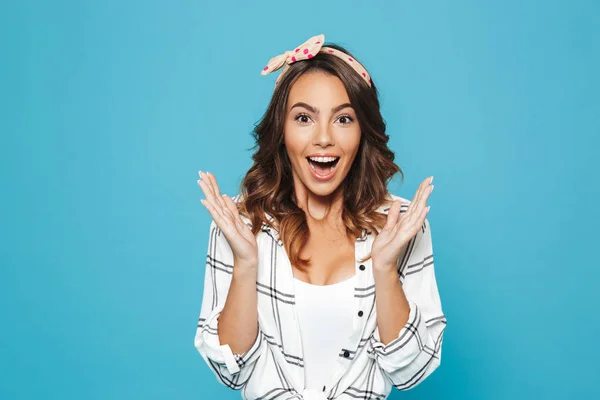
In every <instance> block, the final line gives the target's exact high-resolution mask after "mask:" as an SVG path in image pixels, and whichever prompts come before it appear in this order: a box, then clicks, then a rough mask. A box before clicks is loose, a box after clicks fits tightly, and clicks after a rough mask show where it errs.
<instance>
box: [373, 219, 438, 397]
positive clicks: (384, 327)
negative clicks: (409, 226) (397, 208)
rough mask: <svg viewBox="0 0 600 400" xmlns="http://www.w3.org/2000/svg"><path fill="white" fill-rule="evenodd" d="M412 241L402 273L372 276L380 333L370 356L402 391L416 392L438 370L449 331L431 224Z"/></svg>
mask: <svg viewBox="0 0 600 400" xmlns="http://www.w3.org/2000/svg"><path fill="white" fill-rule="evenodd" d="M413 240H414V242H415V243H416V245H415V246H414V247H412V249H411V246H410V244H409V246H408V250H407V251H408V255H409V257H408V261H407V262H405V263H402V264H401V265H400V268H399V270H398V271H394V270H392V273H393V274H392V273H389V272H384V271H378V272H375V271H374V277H375V293H376V310H377V328H376V330H375V331H374V332H373V334H372V335H371V337H370V347H371V349H370V352H371V354H372V357H373V358H374V359H375V360H376V361H377V363H378V365H379V367H380V368H381V369H382V370H383V371H384V373H385V374H386V376H387V377H388V378H389V379H390V381H391V382H392V383H393V385H394V386H395V387H396V388H397V389H399V390H408V389H411V388H413V387H415V386H416V385H418V384H419V383H421V382H422V381H423V380H424V379H425V378H427V377H428V376H429V375H430V374H431V373H432V372H433V371H434V370H435V369H436V368H437V367H438V366H439V365H440V363H441V356H442V339H443V334H444V330H445V328H446V317H445V316H444V313H443V312H442V306H441V302H440V296H439V292H438V289H437V283H436V279H435V273H434V265H433V247H432V242H431V230H430V226H429V221H427V220H425V223H424V224H423V230H422V231H419V232H418V233H417V236H416V237H415V238H414V239H413ZM411 250H412V251H411ZM398 273H400V274H401V275H400V279H398V278H399V276H398ZM402 277H404V282H402ZM394 332H395V333H394ZM382 339H383V340H382Z"/></svg>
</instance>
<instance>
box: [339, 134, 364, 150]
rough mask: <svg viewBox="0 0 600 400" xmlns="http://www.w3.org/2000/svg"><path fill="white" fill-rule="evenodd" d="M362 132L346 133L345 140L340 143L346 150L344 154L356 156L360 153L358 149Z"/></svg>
mask: <svg viewBox="0 0 600 400" xmlns="http://www.w3.org/2000/svg"><path fill="white" fill-rule="evenodd" d="M360 137H361V133H360V130H356V131H354V132H346V135H344V137H343V140H342V141H341V142H340V144H341V146H342V148H343V149H344V153H346V154H347V155H349V156H354V155H355V154H356V153H357V152H358V148H359V146H360Z"/></svg>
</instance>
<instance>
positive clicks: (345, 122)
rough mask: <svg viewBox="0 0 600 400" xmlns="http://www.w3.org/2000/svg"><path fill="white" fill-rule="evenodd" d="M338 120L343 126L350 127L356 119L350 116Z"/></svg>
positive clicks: (342, 116)
mask: <svg viewBox="0 0 600 400" xmlns="http://www.w3.org/2000/svg"><path fill="white" fill-rule="evenodd" d="M338 120H339V121H340V122H341V124H342V125H349V124H351V123H352V121H354V119H353V118H352V117H351V116H349V115H340V117H339V118H338Z"/></svg>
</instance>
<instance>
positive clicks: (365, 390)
mask: <svg viewBox="0 0 600 400" xmlns="http://www.w3.org/2000/svg"><path fill="white" fill-rule="evenodd" d="M323 41H324V36H323V35H319V36H315V37H312V38H310V39H309V40H308V41H307V42H306V43H304V44H302V45H300V46H298V47H297V48H294V50H290V51H286V52H285V53H283V54H281V55H279V56H276V57H273V58H272V59H271V60H270V61H269V63H268V65H267V66H266V67H265V68H264V70H263V75H264V74H267V73H270V72H272V71H274V70H278V69H280V68H281V67H283V66H284V69H283V71H282V72H281V73H280V75H279V77H278V78H277V82H276V84H275V89H274V92H273V95H272V99H271V102H270V104H269V106H268V108H267V110H266V113H265V115H264V116H263V118H262V120H261V122H260V124H258V125H257V126H256V128H255V139H256V146H257V147H258V149H257V150H256V152H255V154H254V155H253V160H254V164H253V165H252V167H251V168H250V170H249V171H248V172H247V174H246V175H245V177H244V180H243V182H242V185H241V190H240V192H241V193H240V194H239V195H238V196H235V197H233V198H231V197H229V196H227V195H224V194H221V193H220V190H219V187H218V184H217V180H216V178H215V176H213V175H212V174H210V173H209V172H202V171H200V178H201V179H200V180H199V181H198V183H199V185H200V187H201V188H202V191H203V193H204V195H205V197H206V198H205V199H203V200H202V204H204V206H205V207H206V208H207V210H208V212H209V213H210V215H211V217H212V218H213V221H212V222H211V225H210V238H209V244H208V255H207V261H206V275H205V281H204V296H203V300H202V307H201V311H200V319H199V323H198V329H197V331H196V336H195V346H196V348H197V349H198V351H199V352H200V354H201V355H202V357H203V358H204V360H205V361H206V363H207V364H208V366H209V367H210V369H211V370H212V371H213V372H214V373H215V376H216V377H217V378H218V379H219V381H220V382H221V383H223V384H224V385H227V386H228V387H230V388H232V389H237V390H241V394H242V397H243V398H245V399H308V400H311V399H356V398H360V399H385V398H386V397H387V396H388V394H389V393H390V391H391V389H392V386H394V387H396V388H397V389H399V390H407V389H410V388H413V387H414V386H415V385H417V384H419V383H420V382H422V381H423V380H424V379H425V378H426V377H427V376H429V375H430V374H431V373H432V372H433V371H434V370H435V369H436V368H437V367H438V366H439V365H440V362H441V352H442V339H443V333H444V329H445V327H446V317H445V316H444V314H443V312H442V307H441V302H440V297H439V293H438V289H437V284H436V279H435V274H434V265H433V247H432V242H431V229H430V226H429V221H428V220H427V219H426V215H427V212H428V211H429V207H427V205H426V203H427V199H428V198H429V196H430V194H431V191H432V190H433V185H432V184H431V181H432V180H433V177H427V178H426V179H424V180H423V182H422V183H421V185H420V186H419V188H418V189H417V192H416V194H415V195H414V197H413V199H412V201H409V200H406V199H404V198H402V197H399V196H395V195H393V194H391V193H389V192H388V191H387V189H386V186H387V183H388V182H389V180H390V179H391V177H392V176H393V175H394V174H395V173H397V172H399V173H400V174H402V171H401V170H400V168H399V167H398V166H397V165H396V164H395V163H394V162H393V160H394V153H393V152H392V151H391V150H390V149H389V148H388V147H387V142H388V139H389V136H388V135H386V133H385V130H386V126H385V123H384V120H383V118H382V116H381V114H380V109H379V100H378V92H377V89H376V88H375V85H374V83H373V81H372V80H371V78H370V76H369V74H368V72H367V71H366V70H365V68H364V67H363V66H362V64H360V63H359V62H358V61H357V60H356V58H355V57H354V56H353V55H352V54H350V53H349V52H348V51H347V50H346V49H344V48H343V47H341V46H338V45H335V44H327V45H325V44H324V42H323Z"/></svg>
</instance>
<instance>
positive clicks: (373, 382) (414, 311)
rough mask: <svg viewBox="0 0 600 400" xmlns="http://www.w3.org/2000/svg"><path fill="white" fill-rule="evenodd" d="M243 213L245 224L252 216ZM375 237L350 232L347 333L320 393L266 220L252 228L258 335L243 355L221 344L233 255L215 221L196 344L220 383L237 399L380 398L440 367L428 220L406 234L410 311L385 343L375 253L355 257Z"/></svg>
mask: <svg viewBox="0 0 600 400" xmlns="http://www.w3.org/2000/svg"><path fill="white" fill-rule="evenodd" d="M389 196H390V197H391V198H393V199H394V200H397V199H400V200H401V201H402V207H401V210H400V213H403V212H405V211H406V209H407V207H408V204H410V201H409V200H407V199H404V198H402V197H399V196H395V195H393V194H389ZM238 198H239V196H236V197H235V198H234V201H237V199H238ZM388 209H389V207H385V208H384V207H379V208H378V209H377V211H378V212H381V213H384V214H387V212H388ZM267 217H268V216H267ZM242 219H243V220H244V222H246V223H247V224H249V220H248V219H246V218H245V217H242ZM373 240H374V235H372V234H371V233H370V232H368V231H366V230H363V232H362V234H361V236H360V237H359V238H357V240H356V244H355V260H357V261H356V263H355V269H356V279H355V288H354V309H355V313H354V321H353V331H352V332H349V334H348V335H347V339H346V340H345V341H344V342H341V343H339V346H338V348H339V352H338V356H337V362H336V363H335V366H334V370H333V371H332V376H331V379H330V380H329V382H328V383H327V384H326V385H325V386H323V388H322V391H321V392H319V391H315V390H313V389H311V390H309V389H306V390H305V389H304V388H305V385H304V379H305V378H304V377H305V375H304V359H303V349H302V343H301V336H300V331H299V329H298V322H297V314H296V312H297V310H296V306H295V296H294V277H293V272H292V267H291V264H290V260H289V258H288V256H287V253H286V251H285V248H284V247H283V243H282V241H281V240H280V239H279V234H278V232H277V230H276V229H274V228H273V227H272V226H270V225H267V224H263V226H262V229H261V231H260V232H259V234H258V235H257V244H258V252H259V253H258V254H259V258H258V268H257V277H256V285H257V286H256V290H257V296H258V335H257V337H256V340H255V342H254V343H253V345H252V346H251V347H250V349H248V350H247V351H246V352H245V353H243V354H233V353H232V351H231V348H230V347H229V345H227V344H224V345H221V343H220V341H219V336H218V334H217V322H218V318H219V315H220V313H221V311H222V310H223V307H224V305H225V300H226V299H227V291H228V289H229V286H230V284H231V279H232V273H233V253H232V251H231V248H230V246H229V244H228V243H227V240H226V239H225V236H224V235H223V233H222V232H221V230H220V229H219V228H218V226H217V225H216V224H215V222H214V221H212V222H211V224H210V237H209V243H208V254H207V260H206V271H205V279H204V293H203V299H202V306H201V310H200V318H199V321H198V328H197V330H196V334H195V338H194V345H195V347H196V348H197V350H198V351H199V352H200V354H201V356H202V358H203V359H204V361H205V362H206V363H207V364H208V366H209V368H210V369H211V370H212V371H213V373H214V374H215V377H216V378H217V379H218V380H219V382H221V383H222V384H224V385H226V386H227V387H229V388H231V389H235V390H241V396H242V398H243V399H265V400H267V399H269V400H270V399H278V400H283V399H305V400H325V399H356V398H361V399H380V400H381V399H385V398H387V396H388V395H389V393H390V392H391V390H392V387H396V388H397V389H398V390H408V389H411V388H413V387H415V386H416V385H418V384H419V383H421V382H422V381H423V380H424V379H425V378H427V377H428V376H429V375H430V374H431V373H432V372H433V371H434V370H435V369H436V368H437V367H438V366H439V365H440V362H441V355H442V341H443V334H444V330H445V327H446V317H445V315H444V313H443V312H442V306H441V302H440V296H439V292H438V288H437V283H436V279H435V272H434V264H433V247H432V241H431V229H430V226H429V221H428V220H425V222H424V224H423V226H422V227H421V229H420V230H419V231H418V232H417V234H416V235H415V237H414V238H412V239H411V240H410V242H409V244H408V248H407V251H406V254H405V255H404V257H403V258H402V259H401V260H400V262H399V265H398V272H399V279H400V281H401V282H402V285H403V290H404V293H405V294H406V297H407V300H408V303H409V305H410V314H409V317H408V322H407V323H406V325H405V326H404V327H403V328H402V329H401V330H400V332H399V333H398V336H397V337H396V338H395V339H394V340H392V341H391V342H389V343H388V344H387V345H384V344H383V343H382V342H381V339H380V336H379V329H378V327H377V314H376V308H375V280H374V277H373V271H372V264H371V259H369V260H367V261H365V262H363V263H360V262H359V261H358V260H359V259H361V258H363V257H364V256H366V255H367V254H368V253H369V252H370V250H371V246H372V244H373ZM324 334H327V333H325V332H324Z"/></svg>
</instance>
